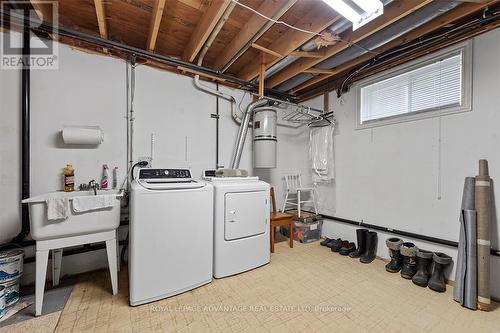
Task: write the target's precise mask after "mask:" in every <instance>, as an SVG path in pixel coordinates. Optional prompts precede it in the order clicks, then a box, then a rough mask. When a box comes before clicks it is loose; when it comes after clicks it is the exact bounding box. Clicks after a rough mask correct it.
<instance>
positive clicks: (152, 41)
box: [147, 0, 166, 51]
mask: <svg viewBox="0 0 500 333" xmlns="http://www.w3.org/2000/svg"><path fill="white" fill-rule="evenodd" d="M165 1H166V0H155V5H154V8H153V16H152V18H151V24H150V27H149V35H148V45H147V49H148V51H154V50H155V48H156V40H157V38H158V32H159V31H160V24H161V19H162V17H163V12H164V11H165Z"/></svg>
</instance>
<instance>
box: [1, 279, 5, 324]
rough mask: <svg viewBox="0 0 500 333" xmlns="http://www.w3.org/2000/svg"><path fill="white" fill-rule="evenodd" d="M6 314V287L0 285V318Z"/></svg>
mask: <svg viewBox="0 0 500 333" xmlns="http://www.w3.org/2000/svg"><path fill="white" fill-rule="evenodd" d="M4 315H5V287H4V286H0V318H2V317H3V316H4Z"/></svg>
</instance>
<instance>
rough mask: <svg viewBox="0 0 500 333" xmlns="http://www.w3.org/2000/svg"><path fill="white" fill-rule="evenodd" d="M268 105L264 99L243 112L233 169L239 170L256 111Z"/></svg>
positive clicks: (232, 159)
mask: <svg viewBox="0 0 500 333" xmlns="http://www.w3.org/2000/svg"><path fill="white" fill-rule="evenodd" d="M267 103H268V101H267V99H265V98H262V99H259V100H256V101H255V102H252V103H250V104H248V106H247V108H246V109H245V111H244V112H243V115H242V121H241V124H240V129H239V130H238V136H237V139H236V144H235V146H234V151H233V156H232V157H231V169H238V167H239V166H240V159H241V154H242V152H243V146H244V145H245V139H246V137H247V132H248V122H249V120H250V117H251V116H252V113H253V111H254V109H256V108H258V107H260V106H264V105H266V104H267Z"/></svg>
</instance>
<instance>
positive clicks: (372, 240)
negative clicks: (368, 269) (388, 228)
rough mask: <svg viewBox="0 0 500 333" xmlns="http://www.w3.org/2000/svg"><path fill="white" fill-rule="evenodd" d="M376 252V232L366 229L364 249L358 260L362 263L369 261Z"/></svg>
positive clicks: (373, 257)
mask: <svg viewBox="0 0 500 333" xmlns="http://www.w3.org/2000/svg"><path fill="white" fill-rule="evenodd" d="M376 254H377V233H376V232H375V231H368V233H367V234H366V250H365V253H363V254H362V255H361V258H359V261H361V262H362V263H363V264H369V263H371V262H372V261H373V260H374V259H375V256H376Z"/></svg>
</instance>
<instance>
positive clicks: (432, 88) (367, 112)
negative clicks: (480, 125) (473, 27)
mask: <svg viewBox="0 0 500 333" xmlns="http://www.w3.org/2000/svg"><path fill="white" fill-rule="evenodd" d="M471 67H472V64H471V45H470V42H467V43H462V44H460V45H456V46H453V47H452V48H448V49H444V50H441V51H439V52H436V53H433V54H431V55H429V56H426V57H424V58H420V59H417V60H416V61H413V62H410V63H407V64H404V65H402V66H400V67H397V68H394V69H391V70H389V71H386V72H383V73H380V74H377V75H375V76H372V77H370V78H368V79H366V80H363V81H361V82H360V83H359V84H358V85H357V89H356V90H357V95H358V97H357V98H358V103H357V104H358V108H357V109H358V112H357V128H370V127H375V126H381V125H386V124H392V123H398V122H403V121H411V120H416V119H421V118H429V117H435V116H441V115H444V114H450V113H457V112H465V111H470V110H471V81H472V79H471V74H472V73H471V69H472V68H471Z"/></svg>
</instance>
